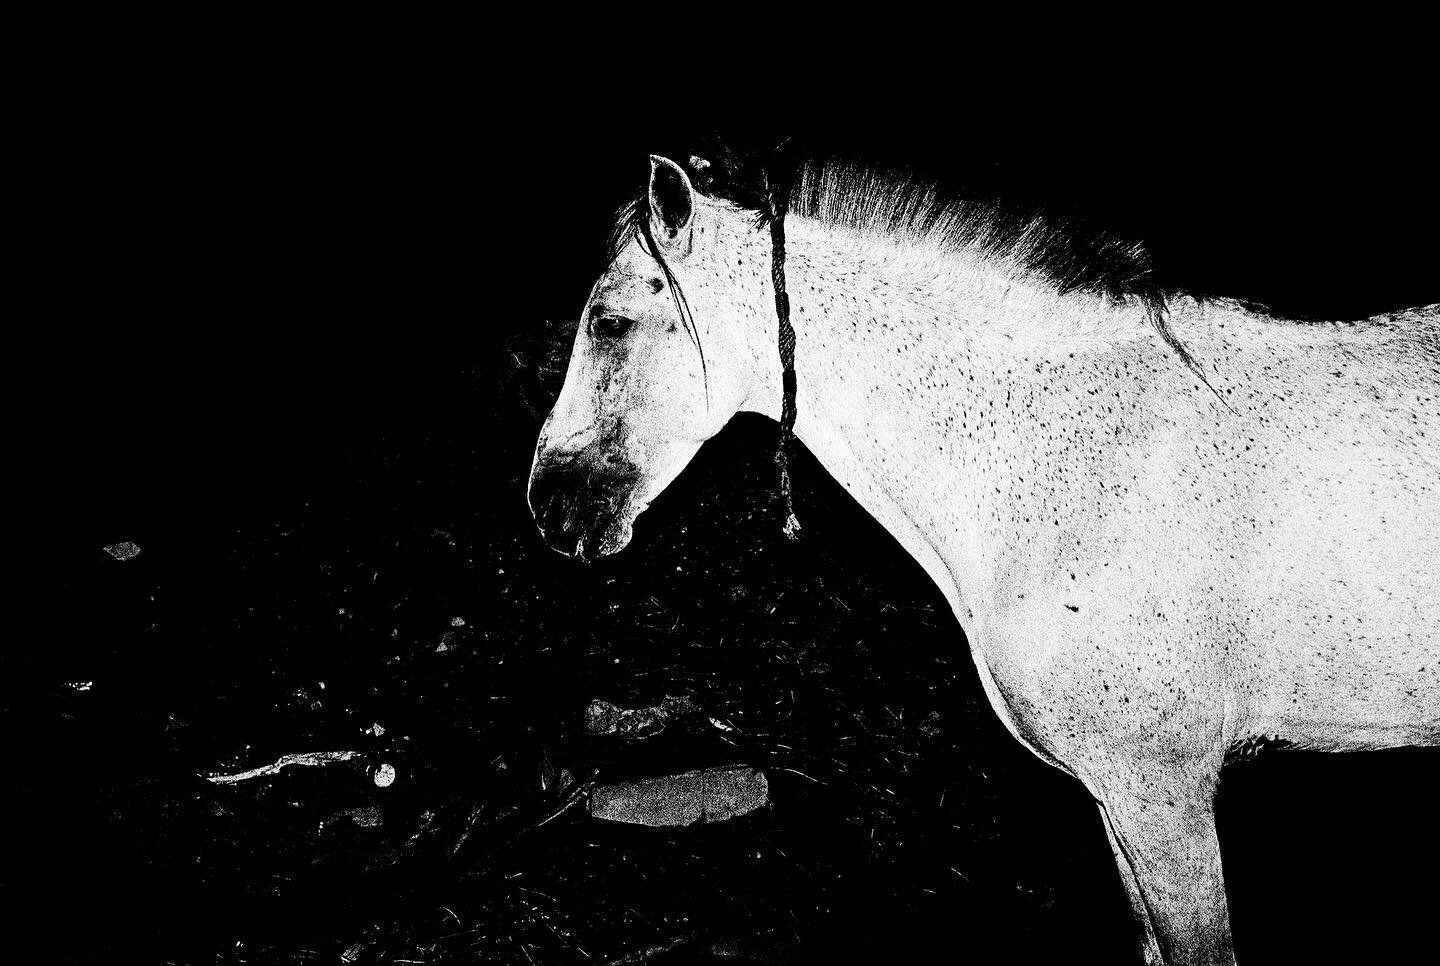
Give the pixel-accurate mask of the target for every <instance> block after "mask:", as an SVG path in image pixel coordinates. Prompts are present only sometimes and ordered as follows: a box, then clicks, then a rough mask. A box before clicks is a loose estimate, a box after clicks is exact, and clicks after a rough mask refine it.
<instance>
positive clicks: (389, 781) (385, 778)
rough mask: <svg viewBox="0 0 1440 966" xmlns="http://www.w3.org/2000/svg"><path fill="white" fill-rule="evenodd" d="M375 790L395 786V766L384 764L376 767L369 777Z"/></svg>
mask: <svg viewBox="0 0 1440 966" xmlns="http://www.w3.org/2000/svg"><path fill="white" fill-rule="evenodd" d="M371 777H372V778H373V779H374V780H375V787H376V788H389V787H390V786H391V785H393V784H395V766H394V765H392V764H390V763H388V762H386V763H385V764H382V765H380V766H378V767H377V768H376V769H375V771H374V772H373V773H372V776H371Z"/></svg>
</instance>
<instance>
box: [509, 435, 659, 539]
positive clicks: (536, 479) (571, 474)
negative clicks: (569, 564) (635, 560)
mask: <svg viewBox="0 0 1440 966" xmlns="http://www.w3.org/2000/svg"><path fill="white" fill-rule="evenodd" d="M638 478H639V476H638V473H637V472H636V471H635V469H634V468H633V467H631V466H630V465H629V464H628V463H626V462H625V461H623V460H620V459H617V458H615V457H613V456H607V455H603V454H597V453H592V452H581V453H578V454H566V455H561V456H552V455H542V456H540V457H538V458H537V459H536V461H535V468H534V470H533V471H532V472H531V474H530V494H529V497H530V512H531V514H533V515H534V517H535V525H536V526H537V527H539V528H540V535H541V536H542V537H543V538H544V540H545V544H546V545H547V546H548V547H550V549H552V550H555V551H558V552H560V553H563V554H565V555H566V556H567V557H577V558H579V559H581V560H593V559H595V558H596V557H602V556H604V555H606V554H610V553H614V552H615V551H617V550H620V549H621V548H623V547H624V546H625V544H626V543H628V542H629V540H630V519H629V513H628V506H629V503H630V497H631V494H632V493H633V492H634V490H635V486H636V483H637V481H638Z"/></svg>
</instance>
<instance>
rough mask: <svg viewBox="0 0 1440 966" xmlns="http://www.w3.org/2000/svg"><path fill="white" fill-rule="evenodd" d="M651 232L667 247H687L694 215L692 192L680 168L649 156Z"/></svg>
mask: <svg viewBox="0 0 1440 966" xmlns="http://www.w3.org/2000/svg"><path fill="white" fill-rule="evenodd" d="M649 198H650V233H651V234H652V235H653V236H654V237H655V240H656V241H657V242H659V243H660V244H662V245H664V246H665V247H666V248H681V249H684V248H687V247H689V244H690V227H691V222H692V220H693V219H694V216H695V189H694V188H692V187H690V179H689V178H688V177H686V176H685V172H684V170H682V169H681V167H680V165H678V164H676V163H675V162H674V161H671V160H670V159H669V158H662V157H660V156H659V155H658V154H652V155H650V189H649Z"/></svg>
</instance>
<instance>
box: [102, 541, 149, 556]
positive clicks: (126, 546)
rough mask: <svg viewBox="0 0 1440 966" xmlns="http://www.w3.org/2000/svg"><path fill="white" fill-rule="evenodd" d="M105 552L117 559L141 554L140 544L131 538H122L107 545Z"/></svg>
mask: <svg viewBox="0 0 1440 966" xmlns="http://www.w3.org/2000/svg"><path fill="white" fill-rule="evenodd" d="M105 552H106V553H108V554H109V555H110V556H112V557H114V558H115V559H116V560H129V559H131V558H132V557H138V556H140V545H139V544H138V543H134V542H132V541H130V540H122V541H120V542H119V543H112V544H110V545H109V546H107V547H105Z"/></svg>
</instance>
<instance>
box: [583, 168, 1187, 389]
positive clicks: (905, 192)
mask: <svg viewBox="0 0 1440 966" xmlns="http://www.w3.org/2000/svg"><path fill="white" fill-rule="evenodd" d="M787 167H788V170H789V171H790V172H792V173H791V174H788V175H779V176H778V177H788V184H789V185H790V190H789V210H790V212H791V213H793V214H795V215H798V216H801V217H805V218H811V219H814V220H816V221H819V222H822V223H824V224H828V225H834V226H836V227H840V228H844V229H847V230H849V231H853V232H856V233H859V234H870V235H875V236H879V237H884V238H888V239H891V240H895V241H898V242H900V243H902V244H913V245H916V246H923V247H929V248H933V249H938V250H942V251H950V252H954V253H957V254H964V255H966V256H969V257H972V258H975V259H977V260H978V261H980V262H982V263H984V264H988V265H993V266H995V267H996V268H997V269H1000V270H1002V271H1006V272H1010V273H1012V274H1014V275H1017V276H1020V277H1023V278H1026V279H1029V280H1033V281H1036V282H1039V283H1041V284H1043V285H1046V286H1047V287H1049V288H1051V289H1052V290H1054V291H1055V292H1057V293H1059V294H1062V295H1064V294H1068V293H1072V292H1089V293H1094V294H1098V295H1101V296H1104V297H1106V298H1109V299H1111V300H1112V301H1114V302H1117V303H1124V302H1134V303H1138V304H1140V305H1142V306H1143V307H1144V309H1145V313H1146V316H1147V317H1148V319H1149V320H1150V323H1151V325H1153V326H1154V328H1155V330H1156V331H1157V332H1158V333H1159V334H1160V336H1161V338H1162V339H1163V340H1164V341H1165V343H1166V344H1167V345H1168V346H1169V347H1170V348H1171V349H1173V350H1174V351H1175V352H1176V354H1177V355H1179V357H1180V358H1181V360H1182V361H1184V363H1185V364H1186V365H1187V366H1188V367H1189V368H1190V369H1191V370H1192V371H1193V372H1194V373H1195V374H1196V375H1197V376H1199V377H1200V379H1201V381H1203V382H1205V384H1206V385H1207V386H1208V385H1209V382H1208V380H1206V379H1205V376H1204V374H1203V373H1202V372H1201V371H1200V369H1199V367H1198V366H1197V365H1196V363H1195V361H1194V359H1193V358H1192V357H1191V355H1190V353H1189V352H1188V350H1186V348H1185V346H1184V345H1183V344H1182V343H1181V342H1180V341H1179V339H1177V338H1176V337H1175V335H1174V334H1173V333H1172V332H1171V331H1170V327H1169V325H1168V324H1167V321H1166V319H1167V314H1168V295H1169V293H1168V291H1167V290H1166V288H1165V286H1164V285H1162V284H1161V282H1160V281H1159V279H1158V277H1157V276H1156V273H1155V271H1154V268H1153V264H1152V260H1151V257H1150V252H1149V250H1148V249H1147V248H1146V247H1145V245H1144V244H1142V243H1140V242H1138V241H1133V240H1130V239H1126V238H1123V237H1121V236H1120V235H1117V234H1115V233H1113V232H1109V231H1105V230H1101V229H1097V228H1095V227H1094V226H1093V225H1091V224H1089V223H1087V222H1085V221H1082V220H1079V219H1074V218H1057V217H1055V216H1054V215H1050V214H1046V213H1044V212H1042V211H1040V210H1038V209H1035V208H1022V207H1018V206H1015V205H1013V204H1011V205H1007V204H1001V203H999V202H996V201H988V200H978V199H975V198H967V197H964V196H961V195H957V194H955V193H954V192H950V191H947V190H946V189H944V188H943V187H941V186H940V185H939V184H937V183H935V182H932V181H926V180H923V179H920V178H915V177H910V176H906V175H902V174H896V173H892V172H886V171H882V170H877V169H874V168H870V167H867V166H865V165H861V164H857V163H853V162H845V161H829V162H815V161H810V162H806V163H803V164H795V165H789V166H787ZM686 168H687V171H688V173H689V174H690V177H691V181H692V182H693V183H694V185H695V187H696V189H697V190H700V191H701V192H702V193H704V194H706V195H708V196H709V197H712V198H719V199H722V200H724V201H728V202H730V203H731V204H734V205H736V206H737V207H739V208H742V209H745V210H749V211H752V212H753V213H754V214H755V218H756V224H757V226H758V225H761V224H763V223H764V221H765V219H766V218H767V217H769V214H770V205H771V203H770V199H771V198H772V197H773V195H774V190H773V189H774V182H775V180H776V178H777V175H776V174H775V173H774V172H775V170H776V166H775V165H774V164H768V165H767V164H764V163H761V162H759V161H757V160H756V159H755V158H754V157H751V156H745V155H740V154H738V153H736V152H734V151H732V150H730V149H728V148H726V147H724V146H720V147H718V148H717V158H716V160H715V161H713V162H711V161H705V160H702V159H700V158H693V157H692V158H691V159H690V163H689V164H688V165H686ZM648 216H649V209H648V203H647V199H646V197H645V196H644V195H642V196H641V197H640V198H639V199H637V200H636V201H635V202H632V203H631V204H630V205H628V206H627V207H626V208H625V209H624V210H623V211H622V213H621V217H620V219H619V221H618V222H617V224H616V228H615V232H614V233H613V234H612V236H611V240H610V253H611V257H612V258H613V257H614V256H615V254H617V253H618V251H619V249H620V248H621V247H622V246H623V245H624V244H625V243H626V242H628V240H629V239H630V238H631V237H635V236H637V235H638V236H639V237H640V238H641V239H642V244H643V243H645V241H646V239H648V232H649V228H648V222H649V218H648ZM648 247H649V250H650V252H651V253H652V255H654V256H655V258H656V261H657V262H658V263H659V264H660V265H661V267H662V268H663V269H664V270H665V273H666V278H667V281H670V282H671V284H672V291H674V292H676V293H677V298H678V299H683V295H682V294H680V293H679V289H678V287H676V286H674V283H673V276H671V275H670V272H669V267H668V266H667V265H666V264H665V262H664V259H663V257H661V256H660V255H659V252H658V249H656V247H655V246H654V244H653V239H651V240H649V246H648ZM679 304H680V302H678V301H677V306H678V305H679ZM687 319H688V314H687ZM687 325H688V321H687ZM691 331H692V338H695V336H694V332H693V329H692V330H691ZM696 345H697V347H698V345H699V342H698V339H696ZM1212 391H1213V390H1212Z"/></svg>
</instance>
